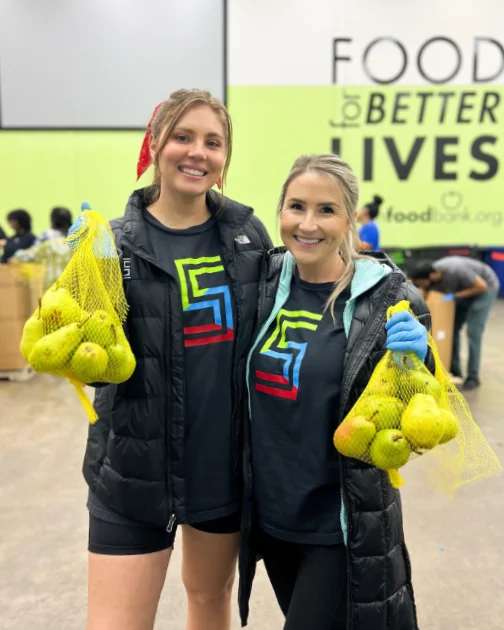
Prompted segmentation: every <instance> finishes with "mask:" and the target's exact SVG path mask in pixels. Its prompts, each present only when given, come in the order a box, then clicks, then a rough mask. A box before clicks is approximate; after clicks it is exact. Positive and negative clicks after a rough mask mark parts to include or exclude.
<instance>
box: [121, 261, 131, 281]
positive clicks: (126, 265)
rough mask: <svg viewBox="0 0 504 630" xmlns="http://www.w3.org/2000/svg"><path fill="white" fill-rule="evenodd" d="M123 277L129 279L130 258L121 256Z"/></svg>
mask: <svg viewBox="0 0 504 630" xmlns="http://www.w3.org/2000/svg"><path fill="white" fill-rule="evenodd" d="M123 278H124V280H131V258H123Z"/></svg>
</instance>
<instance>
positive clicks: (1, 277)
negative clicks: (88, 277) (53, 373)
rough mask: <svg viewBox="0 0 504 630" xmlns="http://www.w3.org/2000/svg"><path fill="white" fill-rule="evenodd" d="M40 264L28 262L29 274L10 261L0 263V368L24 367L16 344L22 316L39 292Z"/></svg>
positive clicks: (32, 307) (28, 313)
mask: <svg viewBox="0 0 504 630" xmlns="http://www.w3.org/2000/svg"><path fill="white" fill-rule="evenodd" d="M42 275H43V268H41V267H40V266H39V265H31V266H30V274H29V277H26V278H24V277H22V274H21V270H20V269H19V268H16V267H14V266H13V265H0V372H15V371H17V370H22V369H23V368H25V367H26V365H27V364H26V361H25V360H24V358H23V356H22V355H21V352H20V351H19V344H20V341H21V335H22V333H23V326H24V323H25V322H26V320H27V319H28V318H29V317H30V316H31V315H32V313H33V312H34V311H35V309H36V308H37V304H38V300H39V298H40V297H41V295H42Z"/></svg>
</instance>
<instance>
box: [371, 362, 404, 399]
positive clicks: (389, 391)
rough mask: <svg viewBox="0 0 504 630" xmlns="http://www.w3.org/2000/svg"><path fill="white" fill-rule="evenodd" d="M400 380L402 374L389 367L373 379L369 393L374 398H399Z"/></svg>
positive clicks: (393, 367) (391, 366)
mask: <svg viewBox="0 0 504 630" xmlns="http://www.w3.org/2000/svg"><path fill="white" fill-rule="evenodd" d="M400 378H401V373H400V372H399V370H398V369H397V368H396V367H395V366H393V365H390V366H387V367H386V368H384V370H383V371H382V372H380V374H379V375H377V376H375V377H373V380H372V383H371V386H370V388H369V393H370V394H371V395H373V396H392V397H397V394H398V386H399V382H400Z"/></svg>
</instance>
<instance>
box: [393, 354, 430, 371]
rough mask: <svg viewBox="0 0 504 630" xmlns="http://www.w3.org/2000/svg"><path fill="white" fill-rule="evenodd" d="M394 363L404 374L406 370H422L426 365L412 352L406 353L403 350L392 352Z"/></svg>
mask: <svg viewBox="0 0 504 630" xmlns="http://www.w3.org/2000/svg"><path fill="white" fill-rule="evenodd" d="M392 361H393V362H394V364H395V365H397V367H398V368H399V369H400V370H401V371H402V372H404V371H405V370H421V369H422V367H423V365H424V364H423V363H422V361H420V359H419V358H418V357H417V355H416V354H415V353H414V352H412V351H411V350H408V351H404V352H403V351H401V350H394V351H393V352H392Z"/></svg>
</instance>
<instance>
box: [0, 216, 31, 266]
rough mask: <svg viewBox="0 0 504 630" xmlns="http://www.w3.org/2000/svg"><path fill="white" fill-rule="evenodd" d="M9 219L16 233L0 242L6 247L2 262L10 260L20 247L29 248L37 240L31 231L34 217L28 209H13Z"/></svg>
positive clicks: (0, 260)
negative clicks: (32, 217)
mask: <svg viewBox="0 0 504 630" xmlns="http://www.w3.org/2000/svg"><path fill="white" fill-rule="evenodd" d="M7 221H8V223H9V225H10V227H11V228H12V229H13V230H14V232H15V234H14V236H11V237H10V238H7V239H4V240H3V242H0V246H1V245H2V244H3V248H4V251H3V254H2V258H1V259H0V262H2V263H6V262H8V260H9V258H12V256H14V254H15V253H16V252H17V251H18V249H28V247H31V246H32V245H33V243H34V242H35V235H34V234H32V231H31V228H32V219H31V216H30V214H29V213H28V212H26V210H12V212H9V214H8V215H7Z"/></svg>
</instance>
